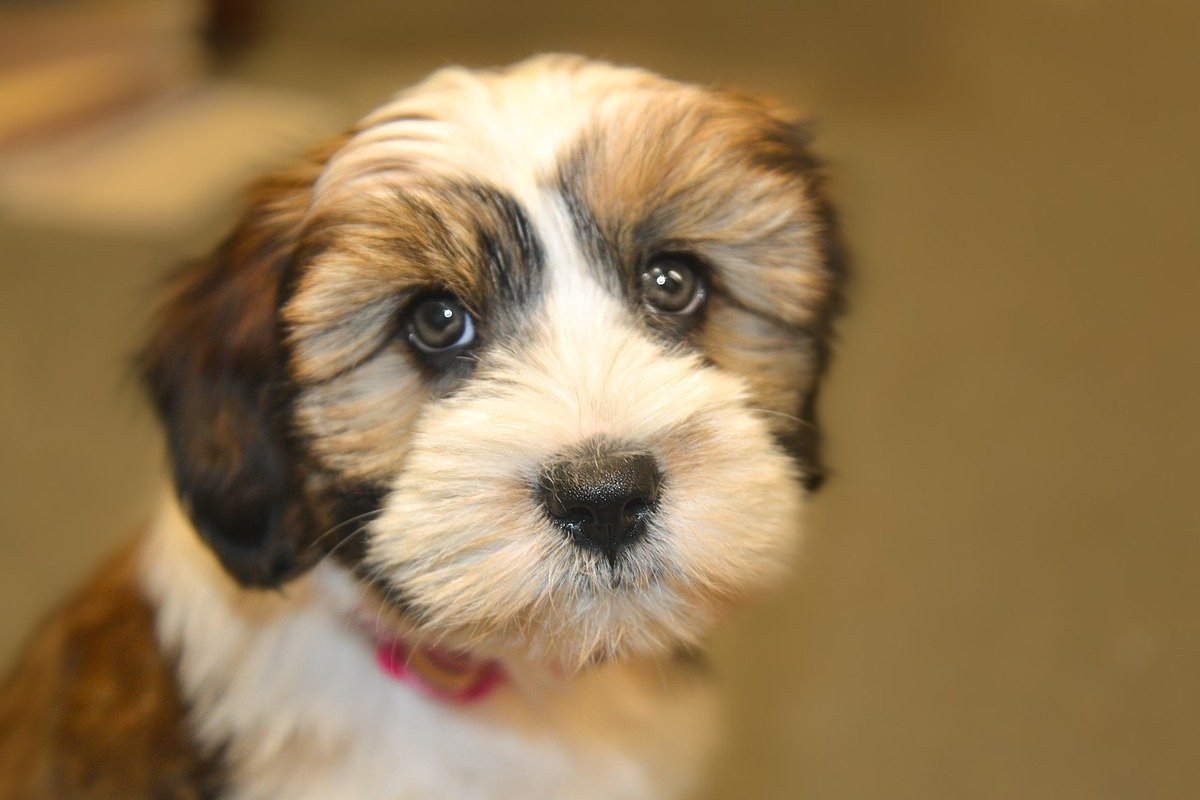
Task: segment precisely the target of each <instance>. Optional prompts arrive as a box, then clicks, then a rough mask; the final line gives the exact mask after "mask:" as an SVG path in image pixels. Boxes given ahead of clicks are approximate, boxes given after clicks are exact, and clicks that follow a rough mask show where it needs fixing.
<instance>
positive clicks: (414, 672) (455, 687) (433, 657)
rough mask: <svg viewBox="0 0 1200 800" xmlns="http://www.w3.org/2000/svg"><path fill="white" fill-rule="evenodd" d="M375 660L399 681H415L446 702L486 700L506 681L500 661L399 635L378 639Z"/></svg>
mask: <svg viewBox="0 0 1200 800" xmlns="http://www.w3.org/2000/svg"><path fill="white" fill-rule="evenodd" d="M375 661H376V663H378V664H379V666H380V668H381V669H382V670H383V671H384V672H386V673H387V674H388V675H390V676H391V677H393V678H395V679H396V680H398V681H406V682H408V683H411V684H413V685H414V686H415V687H416V688H417V689H418V690H420V691H421V692H422V693H423V694H425V695H426V696H428V697H432V698H433V699H435V700H441V701H442V702H445V703H458V704H466V703H472V702H474V701H476V700H482V699H483V698H484V697H487V696H488V695H489V694H491V693H492V691H493V690H495V689H496V687H498V686H499V685H500V684H501V683H502V682H503V680H504V670H503V669H502V668H501V667H500V663H499V662H497V661H490V660H489V661H477V660H475V659H473V658H472V657H471V656H469V655H467V654H465V653H460V652H455V651H451V650H442V649H438V648H434V647H422V646H410V645H408V644H406V643H405V642H404V641H402V640H400V639H398V638H391V639H385V638H380V637H376V639H375Z"/></svg>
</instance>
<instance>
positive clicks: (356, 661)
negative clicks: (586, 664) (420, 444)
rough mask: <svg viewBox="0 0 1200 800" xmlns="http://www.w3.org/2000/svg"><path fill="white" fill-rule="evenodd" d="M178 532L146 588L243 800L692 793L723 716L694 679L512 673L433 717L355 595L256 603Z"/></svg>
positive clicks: (336, 579) (164, 543) (303, 586)
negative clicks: (387, 663) (363, 620)
mask: <svg viewBox="0 0 1200 800" xmlns="http://www.w3.org/2000/svg"><path fill="white" fill-rule="evenodd" d="M171 517H174V520H172V519H171ZM178 521H179V518H178V516H177V515H176V514H175V513H170V514H168V519H167V522H166V524H162V525H160V527H159V530H158V532H157V535H156V536H155V537H154V538H153V539H152V540H151V542H150V543H149V545H148V547H147V550H146V553H145V561H144V563H145V572H144V584H145V586H146V589H147V591H148V593H149V595H150V596H151V598H152V599H153V600H154V601H155V603H156V605H157V606H158V628H159V636H160V639H161V640H162V642H163V643H164V644H165V645H166V646H167V647H168V648H169V649H170V650H173V651H175V652H178V654H179V660H178V670H179V679H180V683H181V685H182V689H183V692H184V695H185V697H186V699H187V700H188V703H189V705H190V708H191V720H190V721H191V723H192V728H193V731H194V733H195V734H196V735H197V736H198V738H199V739H200V742H201V744H204V745H206V746H207V747H209V748H212V749H219V750H220V752H222V754H223V756H224V759H225V762H226V765H227V771H228V774H227V777H228V782H227V785H228V787H229V791H228V795H229V796H230V797H232V798H237V800H274V799H276V798H287V800H330V798H343V797H344V798H354V800H398V799H399V798H414V799H419V800H424V799H425V798H431V799H432V798H447V800H474V799H478V800H485V798H516V797H519V798H522V799H523V800H538V799H539V798H556V800H558V799H561V798H572V799H573V800H588V798H597V800H599V798H605V800H613V799H620V798H628V800H639V799H640V798H647V800H649V798H671V797H677V796H680V795H681V794H683V793H685V792H686V791H687V789H688V788H689V787H690V786H692V785H693V783H694V782H695V780H696V778H697V776H698V773H699V771H700V769H699V768H700V765H701V763H702V761H703V759H704V757H705V755H706V753H707V752H708V750H709V745H710V740H711V737H712V733H713V730H714V728H715V725H714V719H713V717H714V716H715V710H714V700H713V697H712V693H711V689H710V686H709V684H708V682H707V681H706V680H704V679H703V677H702V676H700V675H697V674H695V673H694V671H693V670H692V669H691V668H689V667H686V666H678V665H674V664H671V663H643V664H638V665H620V666H608V667H603V668H598V669H595V670H591V671H588V672H586V673H584V674H582V675H579V676H576V677H574V678H572V679H569V680H568V679H564V678H555V677H554V676H552V675H551V674H548V673H547V672H545V671H544V670H543V671H536V670H533V671H530V670H518V671H515V672H513V673H512V674H510V675H508V677H507V678H506V681H505V683H503V684H502V685H501V686H500V687H499V688H497V689H495V690H494V691H493V692H492V693H491V694H489V695H488V696H487V697H485V698H483V699H482V700H479V701H477V702H474V703H471V704H467V705H457V704H452V703H446V702H443V701H440V700H436V699H431V698H428V697H426V696H425V695H423V694H421V693H420V692H419V691H418V690H417V689H416V688H415V687H414V686H413V685H411V684H409V683H405V682H400V681H397V680H396V678H394V677H392V676H391V675H388V674H387V673H385V671H384V670H383V669H381V668H380V667H379V665H378V664H377V663H376V661H375V659H374V655H373V652H372V649H371V647H370V646H369V644H368V643H366V642H364V640H363V637H362V635H361V633H360V632H359V631H358V630H356V629H355V628H354V627H353V626H351V625H348V624H347V621H346V613H345V612H346V608H345V607H344V604H345V602H347V601H350V600H351V599H352V598H354V597H356V595H357V592H356V590H354V589H353V586H352V585H351V584H346V583H345V582H344V581H343V578H342V576H341V575H340V573H339V572H337V571H333V570H328V569H323V568H318V569H317V570H316V571H315V572H314V574H313V575H310V576H309V577H308V578H305V579H304V580H302V581H299V582H297V583H296V584H294V585H290V586H289V587H288V588H287V589H286V590H285V592H283V593H282V594H276V593H261V594H257V595H253V596H248V595H247V594H245V593H244V592H237V591H233V590H232V589H231V587H230V585H229V583H228V581H227V580H226V579H225V578H224V576H223V575H222V574H221V572H220V570H219V567H218V566H217V565H216V564H215V563H212V560H211V558H210V557H209V556H208V555H207V554H206V553H204V552H203V551H202V550H200V549H199V545H198V544H197V543H195V540H194V537H192V536H179V535H178V533H179V528H178V527H177V524H171V523H172V522H174V523H178Z"/></svg>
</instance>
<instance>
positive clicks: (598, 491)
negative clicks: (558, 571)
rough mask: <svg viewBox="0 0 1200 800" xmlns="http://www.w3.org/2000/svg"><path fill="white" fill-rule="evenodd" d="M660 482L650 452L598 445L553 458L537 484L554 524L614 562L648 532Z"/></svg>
mask: <svg viewBox="0 0 1200 800" xmlns="http://www.w3.org/2000/svg"><path fill="white" fill-rule="evenodd" d="M661 484H662V474H661V473H660V472H659V470H658V464H657V462H656V461H655V460H654V457H653V456H651V455H650V454H649V453H644V452H637V451H632V452H630V451H614V450H606V449H604V448H597V449H589V450H588V451H585V452H579V453H571V454H567V455H562V456H560V457H558V458H556V459H554V460H552V461H551V462H549V463H548V464H547V465H546V466H545V467H544V468H543V469H542V472H541V476H540V478H539V481H538V488H539V492H540V494H541V500H542V504H543V505H544V506H545V509H546V513H547V515H548V516H549V517H550V520H551V522H553V523H554V524H555V525H556V526H557V527H558V528H559V529H561V530H562V531H563V532H564V533H565V534H567V535H568V536H569V537H570V538H571V539H572V541H574V542H575V543H576V544H577V545H579V546H580V547H585V548H589V549H592V550H597V551H599V552H601V553H603V554H604V556H605V557H606V558H607V559H608V560H609V562H610V563H615V562H616V560H617V557H618V556H619V555H620V553H621V551H622V550H623V549H624V548H625V547H626V546H627V545H629V544H630V543H631V542H633V541H635V540H636V539H637V538H638V537H639V536H641V535H642V534H643V533H645V530H646V523H647V520H648V519H649V517H650V516H651V515H652V514H653V513H654V510H655V507H656V506H657V504H658V495H659V487H660V486H661Z"/></svg>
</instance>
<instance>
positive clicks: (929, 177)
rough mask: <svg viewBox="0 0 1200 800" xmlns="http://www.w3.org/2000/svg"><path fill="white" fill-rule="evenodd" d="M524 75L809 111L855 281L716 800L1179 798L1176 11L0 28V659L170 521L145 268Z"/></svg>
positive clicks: (1196, 527) (1191, 126) (1191, 691)
mask: <svg viewBox="0 0 1200 800" xmlns="http://www.w3.org/2000/svg"><path fill="white" fill-rule="evenodd" d="M546 50H568V51H578V52H582V53H585V54H588V55H592V56H597V57H603V58H607V59H611V60H615V61H618V62H632V63H637V64H640V65H643V66H646V67H650V68H652V69H655V70H658V71H662V72H665V73H667V74H669V75H671V76H674V77H678V78H683V79H687V80H693V81H700V82H705V83H716V84H721V85H724V86H731V87H734V88H739V89H744V90H750V91H755V92H762V93H767V94H771V95H775V96H777V97H780V98H782V99H784V100H786V101H788V102H789V103H791V104H792V105H794V106H797V107H800V108H802V109H804V110H805V111H806V112H808V113H810V114H811V115H813V116H814V117H815V118H816V119H817V120H818V121H819V125H818V131H819V136H818V148H819V150H820V152H821V153H822V155H823V156H824V157H825V159H826V160H827V162H828V164H829V166H830V172H831V174H832V176H833V191H834V195H835V197H836V199H837V201H838V202H839V204H840V206H841V208H842V210H843V218H844V225H845V230H846V235H847V239H848V241H849V243H850V246H851V249H852V252H853V255H854V264H855V272H856V278H855V283H854V287H853V291H852V307H851V312H850V314H849V315H848V316H847V317H846V318H845V320H844V322H843V324H842V326H841V330H842V336H841V342H840V344H839V347H838V352H837V357H836V359H835V363H834V368H833V371H832V374H831V379H830V384H829V390H828V391H827V392H826V394H825V396H824V409H823V410H824V417H825V420H826V424H827V430H828V435H829V442H830V453H829V455H830V460H831V461H832V464H833V467H834V470H835V474H834V478H833V480H832V481H831V482H830V484H829V485H828V487H827V488H826V489H825V490H824V491H823V492H822V493H821V494H820V496H819V497H818V498H817V500H816V501H815V505H814V509H813V513H812V515H811V517H812V519H811V530H812V533H811V535H810V537H809V539H808V542H807V547H806V549H805V552H804V557H803V559H802V563H801V564H800V565H799V569H798V570H797V573H796V576H795V579H794V580H793V581H791V582H790V583H789V584H788V586H787V587H786V588H785V591H784V592H783V593H782V594H781V595H780V596H778V597H777V598H775V599H774V600H773V601H771V602H770V603H768V604H766V605H762V606H759V607H757V608H753V609H750V610H748V611H746V612H745V613H744V614H743V615H742V616H741V617H740V618H739V619H738V620H737V621H736V622H735V623H734V624H733V625H732V626H731V627H730V628H729V629H728V630H726V631H724V632H723V633H722V634H721V635H720V636H719V637H718V639H717V641H716V663H717V667H718V669H719V671H720V673H721V675H722V679H723V681H724V683H725V685H726V687H727V696H728V701H729V702H728V706H729V718H730V721H729V726H728V732H729V737H728V738H729V740H728V744H727V747H726V749H725V750H724V752H723V755H722V757H721V758H720V760H719V761H718V762H716V763H715V764H714V765H713V768H712V774H711V778H710V781H709V786H708V789H707V791H706V793H705V795H704V797H705V798H706V799H707V800H716V799H717V798H730V799H733V798H737V799H738V800H743V799H745V800H752V799H759V798H762V799H766V798H772V799H780V800H781V799H782V798H820V799H821V800H841V799H842V798H846V799H847V800H849V798H882V797H887V798H890V800H899V799H900V798H913V799H914V800H916V798H921V799H922V800H928V798H1018V797H1019V798H1055V799H1056V800H1063V799H1064V798H1133V797H1136V798H1195V797H1200V618H1198V617H1200V614H1198V612H1200V500H1198V499H1197V498H1198V494H1200V486H1198V485H1200V470H1198V469H1197V464H1198V463H1200V425H1198V424H1197V420H1196V418H1197V416H1198V414H1200V324H1198V320H1200V313H1198V312H1197V307H1198V306H1200V233H1198V231H1200V226H1198V224H1197V217H1198V216H1200V198H1198V194H1197V192H1198V189H1197V187H1198V186H1200V155H1198V142H1200V4H1198V3H1197V2H1195V0H1179V1H1178V2H1166V1H1165V0H1161V1H1160V0H1140V1H1139V2H1136V3H1134V2H1117V1H1116V0H992V2H974V1H973V0H953V1H952V0H914V1H913V2H901V1H900V0H843V1H842V2H828V1H826V2H818V0H775V1H772V2H762V3H754V4H736V3H732V2H726V3H720V4H715V3H714V4H708V3H705V2H689V3H663V2H657V0H609V2H607V3H605V4H603V5H602V6H599V5H597V6H593V7H585V6H582V5H580V6H574V5H571V4H565V3H562V2H560V1H559V0H513V1H512V2H491V1H490V0H443V2H437V3H421V4H417V3H412V2H403V0H401V1H398V2H388V1H387V0H377V2H367V1H366V0H339V2H332V0H287V1H286V2H285V1H284V0H260V1H259V2H245V1H244V0H229V1H228V2H226V1H223V0H210V1H209V2H192V1H191V0H75V1H74V2H67V1H66V0H60V1H59V2H51V1H50V0H41V2H15V3H14V2H12V0H9V2H6V3H3V4H0V273H2V282H0V512H2V516H0V659H3V660H4V661H8V660H9V659H11V657H12V656H13V655H14V654H15V652H16V650H17V648H18V647H19V645H20V642H21V641H22V640H23V639H24V637H25V636H27V635H28V633H29V631H30V629H31V628H32V627H33V625H34V624H35V622H36V620H37V619H38V618H39V617H40V616H41V615H43V614H44V613H46V611H47V610H48V609H49V608H51V607H52V605H53V603H54V602H55V601H56V599H58V598H61V597H62V595H63V594H64V593H65V592H67V591H68V590H69V588H70V587H71V586H73V585H74V584H76V583H78V581H79V580H80V579H81V578H82V577H83V576H84V575H85V574H86V573H87V572H88V571H89V570H90V569H92V568H93V567H94V566H95V565H96V563H97V562H98V560H99V559H100V558H102V556H103V554H104V553H105V552H106V551H109V550H111V549H112V548H113V547H114V545H115V544H116V543H117V542H119V541H120V540H121V539H122V538H124V537H127V536H129V535H131V533H132V532H133V531H135V530H136V529H137V527H138V525H139V524H141V523H142V522H144V521H145V520H146V519H147V517H148V516H149V514H150V513H151V510H152V508H153V506H154V504H155V500H156V497H157V496H158V493H159V492H160V491H161V487H162V485H163V483H162V482H163V477H162V476H163V470H162V469H161V466H162V456H161V452H160V449H159V447H160V446H159V442H158V434H157V431H156V430H155V429H154V425H153V424H152V422H151V420H150V419H149V416H148V414H147V413H146V411H145V410H144V409H143V407H142V403H141V400H140V398H139V397H138V393H137V391H136V387H135V386H134V385H133V383H132V381H131V380H130V378H129V371H128V363H129V361H128V359H129V354H130V352H131V351H132V350H133V349H134V348H135V346H136V344H137V342H138V339H139V331H140V330H141V329H142V326H143V325H144V323H145V320H146V317H147V314H148V311H149V308H150V303H151V300H152V298H153V296H154V293H153V286H154V283H155V281H156V279H157V278H158V276H160V275H161V274H162V273H163V272H164V271H165V270H166V269H168V268H170V267H171V266H173V265H174V264H176V263H178V262H179V261H180V260H182V259H183V258H185V257H188V256H194V255H198V254H201V253H203V252H204V250H205V249H206V248H207V247H209V246H211V245H212V244H213V242H214V241H215V239H216V238H217V237H218V236H219V235H220V233H221V231H222V229H223V227H224V226H225V225H227V224H228V222H229V220H230V217H231V215H232V213H233V211H234V209H235V208H236V204H235V202H234V198H235V197H236V195H237V191H238V189H239V187H240V186H241V184H243V183H244V181H246V180H247V179H248V178H250V177H252V176H253V175H254V174H256V173H257V172H259V171H261V170H262V169H263V168H265V167H269V166H271V165H274V164H277V163H279V162H281V161H286V160H287V158H288V157H290V156H291V155H294V154H295V153H297V152H299V151H300V150H301V149H303V148H304V147H305V146H306V145H308V144H310V143H312V142H314V141H316V140H317V139H319V138H321V137H322V136H324V135H327V134H329V133H332V132H335V131H337V130H338V129H339V128H341V127H343V126H345V125H347V124H348V123H349V122H351V121H352V120H354V119H355V118H356V117H357V116H359V115H360V114H362V113H364V112H365V111H367V110H368V109H370V108H371V107H372V106H374V105H376V104H377V103H379V102H380V101H381V100H383V99H384V98H385V97H387V96H388V94H389V93H390V92H392V91H393V90H395V89H397V88H400V87H403V86H405V85H406V84H409V83H411V82H413V81H415V80H417V79H418V78H420V77H422V76H423V75H425V74H426V73H428V72H429V71H431V70H432V69H434V68H436V67H438V66H442V65H445V64H450V63H465V64H468V65H474V66H483V65H496V64H504V63H508V62H511V61H514V60H517V59H520V58H522V57H524V56H526V55H528V54H531V53H534V52H538V51H546Z"/></svg>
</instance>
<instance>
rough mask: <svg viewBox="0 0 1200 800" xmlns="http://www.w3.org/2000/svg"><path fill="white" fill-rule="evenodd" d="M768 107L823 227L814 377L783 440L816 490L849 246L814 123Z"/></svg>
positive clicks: (812, 330) (821, 476) (812, 331)
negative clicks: (823, 394) (821, 413)
mask: <svg viewBox="0 0 1200 800" xmlns="http://www.w3.org/2000/svg"><path fill="white" fill-rule="evenodd" d="M770 110H771V112H772V117H773V118H774V119H775V122H776V124H777V125H778V126H779V127H778V128H777V131H776V136H778V137H779V143H780V144H782V145H783V147H782V148H781V149H782V152H785V153H788V156H787V160H788V161H789V162H790V163H789V164H788V168H790V169H791V170H793V171H795V172H796V173H798V174H799V175H801V177H802V178H803V179H804V185H805V194H806V195H807V205H808V207H809V210H810V213H811V214H812V215H813V217H814V219H815V221H816V224H817V225H818V226H819V230H820V234H819V236H818V237H817V240H816V258H817V262H818V263H817V264H816V268H817V269H820V270H822V271H823V272H824V274H825V278H826V282H827V287H828V288H827V293H826V296H825V299H824V302H823V304H822V306H821V308H820V309H818V310H817V313H816V315H815V317H814V319H813V321H812V322H811V323H810V326H809V329H808V331H807V333H808V335H809V336H810V337H811V340H812V342H811V346H812V358H813V365H812V370H811V377H810V381H811V383H810V384H809V388H808V390H807V391H806V392H805V393H804V396H803V398H802V399H801V402H800V408H799V409H797V416H798V418H799V419H800V421H801V425H800V427H799V429H797V430H796V431H795V433H794V434H793V435H792V436H790V437H788V438H787V440H786V441H785V443H784V444H785V446H786V447H787V448H788V450H789V451H790V452H791V454H792V457H793V458H795V459H796V461H797V462H798V463H799V464H800V465H801V467H802V468H803V470H804V485H805V487H806V488H807V489H808V490H809V491H816V490H817V489H819V488H820V487H821V485H822V484H823V483H824V482H825V478H826V476H827V474H828V470H827V469H826V467H825V463H824V460H823V459H822V446H821V445H822V435H821V427H820V424H819V421H818V414H817V405H818V403H817V401H818V398H819V396H820V391H821V384H822V382H823V379H824V376H825V370H826V368H827V367H828V364H829V357H830V350H831V347H832V339H833V337H834V322H835V320H836V319H837V317H838V316H839V315H840V314H841V313H842V312H843V311H844V310H845V288H846V287H845V284H846V281H847V265H846V248H845V245H844V243H843V240H842V233H841V226H840V224H839V222H838V216H837V211H836V209H835V208H834V206H833V203H832V201H831V200H830V199H829V193H828V187H827V186H826V182H825V171H824V164H823V163H822V162H821V160H820V159H819V158H818V157H817V156H816V154H815V153H814V152H813V150H812V140H813V131H812V128H813V123H812V122H811V121H809V120H803V119H798V118H796V117H795V116H794V115H793V114H792V113H791V112H790V111H787V110H786V109H783V108H781V107H774V108H771V109H770ZM809 268H812V265H809Z"/></svg>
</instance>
